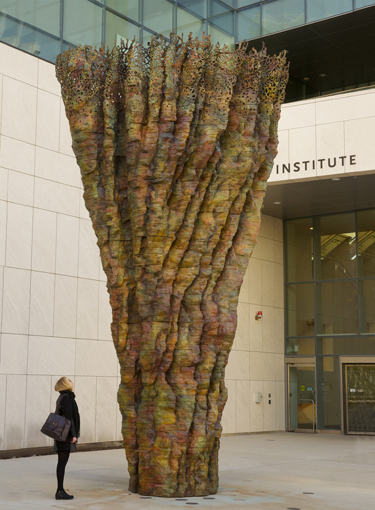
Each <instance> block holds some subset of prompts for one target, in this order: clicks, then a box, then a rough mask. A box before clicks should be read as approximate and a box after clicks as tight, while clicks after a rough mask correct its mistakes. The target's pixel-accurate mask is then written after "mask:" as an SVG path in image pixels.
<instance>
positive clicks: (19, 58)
mask: <svg viewBox="0 0 375 510" xmlns="http://www.w3.org/2000/svg"><path fill="white" fill-rule="evenodd" d="M0 63H1V67H0V73H1V74H0V450H9V449H18V448H27V447H35V446H36V447H37V446H46V445H48V444H51V442H50V441H49V439H48V438H47V437H46V436H44V435H43V434H41V433H40V432H39V430H40V427H41V425H42V424H43V421H44V420H45V418H46V417H47V415H48V414H49V412H50V410H51V409H52V408H53V406H54V402H55V401H56V398H57V394H56V392H55V391H54V390H53V386H54V384H55V381H56V380H57V379H58V378H59V377H61V376H62V375H66V376H68V377H70V378H72V379H74V382H75V391H76V394H77V401H78V403H79V407H80V412H81V417H82V435H81V442H100V441H113V440H118V439H121V433H120V413H119V411H118V407H117V400H116V392H117V388H118V384H119V375H118V372H119V369H118V362H117V358H116V355H115V350H114V347H113V344H112V340H111V335H110V322H111V313H110V306H109V303H108V294H107V291H106V286H105V275H104V273H103V271H102V268H101V265H100V259H99V250H98V247H97V246H96V238H95V235H94V232H93V229H92V227H91V220H90V219H89V217H88V213H87V211H86V209H85V206H84V202H83V198H82V186H81V181H80V172H79V168H78V166H77V164H76V161H75V158H74V155H73V152H72V149H71V138H70V133H69V127H68V121H67V119H66V117H65V112H64V108H63V104H62V100H61V96H60V86H59V84H58V82H57V80H56V78H55V72H54V66H53V65H52V64H49V63H46V62H44V61H42V60H39V59H38V58H36V57H33V56H31V55H28V54H26V53H23V52H21V51H19V50H16V49H14V48H11V47H9V46H6V45H5V44H2V43H0ZM281 231H282V225H281V221H280V220H274V219H273V218H267V217H264V218H263V223H262V227H261V234H260V235H261V237H260V238H259V242H258V245H257V247H256V249H255V252H254V255H253V258H252V260H251V263H250V268H249V270H248V272H247V274H246V278H245V282H244V285H243V289H242V292H241V298H240V306H239V327H238V334H237V337H236V341H235V349H234V351H233V352H232V354H231V358H230V363H229V365H228V368H227V384H228V387H229V391H230V399H229V402H228V406H227V410H226V414H225V418H224V432H228V433H230V432H248V431H255V430H280V429H283V428H284V425H283V415H282V413H283V409H284V403H283V373H282V365H283V362H282V359H283V355H282V353H283V340H282V335H283V325H282V322H283V312H282V307H283V298H282V292H283V281H282V233H281ZM258 309H262V310H263V313H264V319H262V321H255V320H254V315H255V312H256V311H258ZM250 334H251V336H250ZM244 352H246V356H244ZM259 389H260V391H263V392H264V395H265V393H267V394H268V393H271V394H272V404H271V405H268V404H267V405H266V404H265V403H263V404H261V405H259V404H257V406H255V407H254V404H253V400H252V395H253V393H254V391H255V390H259ZM267 402H268V399H267Z"/></svg>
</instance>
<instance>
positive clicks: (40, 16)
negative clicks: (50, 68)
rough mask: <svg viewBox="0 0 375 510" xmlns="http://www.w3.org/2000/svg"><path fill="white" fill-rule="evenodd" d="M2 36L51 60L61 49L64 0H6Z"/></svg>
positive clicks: (0, 16)
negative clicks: (61, 5) (61, 11)
mask: <svg viewBox="0 0 375 510" xmlns="http://www.w3.org/2000/svg"><path fill="white" fill-rule="evenodd" d="M0 40H1V41H3V42H5V43H7V44H10V45H12V46H15V47H16V48H20V49H21V50H24V51H27V52H28V53H31V54H33V55H37V56H38V57H42V58H44V59H45V60H49V61H51V62H54V61H55V58H56V55H57V54H58V53H60V48H61V43H60V0H30V1H28V2H25V1H24V0H3V1H2V2H1V4H0Z"/></svg>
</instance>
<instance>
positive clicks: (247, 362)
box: [223, 216, 285, 434]
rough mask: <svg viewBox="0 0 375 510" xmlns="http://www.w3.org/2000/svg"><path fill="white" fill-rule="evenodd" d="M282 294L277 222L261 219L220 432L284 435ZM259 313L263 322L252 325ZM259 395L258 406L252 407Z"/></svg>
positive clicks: (229, 368)
mask: <svg viewBox="0 0 375 510" xmlns="http://www.w3.org/2000/svg"><path fill="white" fill-rule="evenodd" d="M283 289H284V277H283V225H282V221H281V220H279V219H277V218H272V217H271V216H263V217H262V223H261V227H260V232H259V236H258V242H257V245H256V247H255V249H254V252H253V255H252V256H251V259H250V264H249V267H248V270H247V272H246V275H245V279H244V282H243V286H242V289H241V294H240V302H239V305H238V328H237V333H236V337H235V341H234V345H233V350H232V352H231V354H230V356H229V363H228V366H227V368H226V378H225V381H226V386H227V388H228V392H229V397H228V402H227V405H226V408H225V410H224V416H223V431H224V433H227V434H235V433H237V434H238V433H248V432H263V431H272V430H285V382H284V381H285V374H284V294H283V292H284V290H283ZM258 311H262V312H263V318H262V319H260V320H255V315H256V313H257V312H258ZM258 392H260V393H261V394H262V400H261V403H255V394H256V393H258ZM269 394H270V395H271V398H270V399H269V397H268V396H269ZM269 400H271V403H270V404H269Z"/></svg>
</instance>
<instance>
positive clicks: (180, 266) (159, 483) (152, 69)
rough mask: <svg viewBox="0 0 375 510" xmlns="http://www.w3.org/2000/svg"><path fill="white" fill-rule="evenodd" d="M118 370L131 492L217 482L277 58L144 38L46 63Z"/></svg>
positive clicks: (272, 119)
mask: <svg viewBox="0 0 375 510" xmlns="http://www.w3.org/2000/svg"><path fill="white" fill-rule="evenodd" d="M56 71H57V78H58V80H59V81H60V83H61V87H62V96H63V99H64V103H65V108H66V114H67V116H68V119H69V122H70V129H71V134H72V138H73V149H74V152H75V155H76V157H77V161H78V164H79V166H80V169H81V173H82V180H83V185H84V199H85V203H86V207H87V209H88V211H89V213H90V217H91V219H92V223H93V227H94V230H95V233H96V236H97V238H98V246H99V248H100V254H101V259H102V263H103V268H104V270H105V272H106V274H107V278H108V283H107V287H108V292H109V295H110V303H111V306H112V311H113V322H112V335H113V341H114V344H115V348H116V351H117V355H118V359H119V362H120V367H121V384H120V388H119V391H118V401H119V404H120V409H121V413H122V417H123V422H122V433H123V438H124V446H125V450H126V455H127V459H128V464H129V473H130V487H129V488H130V490H131V491H133V492H139V493H140V494H143V495H154V496H163V497H172V496H202V495H207V494H213V493H216V492H217V489H218V450H219V441H220V436H221V425H220V421H221V416H222V412H223V409H224V406H225V402H226V400H227V390H226V388H225V384H224V374H225V366H226V364H227V361H228V355H229V352H230V349H231V346H232V342H233V338H234V334H235V331H236V323H237V312H236V310H237V302H238V295H239V290H240V287H241V283H242V279H243V276H244V273H245V270H246V267H247V265H248V261H249V257H250V254H251V252H252V250H253V248H254V245H255V242H256V236H257V233H258V230H259V226H260V212H261V208H262V202H263V198H264V194H265V190H266V186H267V179H268V177H269V175H270V172H271V169H272V164H273V160H274V158H275V156H276V153H277V124H278V120H279V117H280V107H281V103H282V101H283V99H284V91H285V86H286V82H287V76H288V69H287V66H286V62H285V54H281V55H280V56H274V57H269V56H267V55H266V51H265V50H264V49H263V50H262V51H260V52H259V53H257V52H256V51H251V52H250V53H248V52H247V50H246V47H245V46H242V47H239V48H238V49H237V50H234V51H231V50H229V49H228V48H227V47H224V48H220V47H219V46H212V45H211V43H210V40H209V38H206V37H204V38H203V41H199V40H196V39H195V40H194V39H192V38H191V37H189V39H188V40H187V42H183V41H182V39H181V38H180V37H178V36H176V35H174V34H171V36H170V41H169V42H168V41H166V40H165V39H163V38H160V37H156V38H154V39H153V41H152V42H151V45H150V47H149V48H147V49H146V48H144V47H143V46H142V45H141V44H138V43H135V42H132V43H130V44H128V43H127V44H126V45H122V46H121V47H117V48H115V49H114V50H112V51H111V52H108V51H105V50H104V49H100V50H98V51H97V50H96V49H93V48H91V47H87V46H85V47H84V48H82V47H79V48H77V49H70V50H68V51H66V52H64V53H63V54H62V55H60V56H59V57H58V59H57V63H56Z"/></svg>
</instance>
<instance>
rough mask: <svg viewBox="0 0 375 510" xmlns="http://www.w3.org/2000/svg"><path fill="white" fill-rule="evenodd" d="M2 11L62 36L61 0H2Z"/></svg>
mask: <svg viewBox="0 0 375 510" xmlns="http://www.w3.org/2000/svg"><path fill="white" fill-rule="evenodd" d="M0 11H1V12H3V13H4V14H8V15H9V16H12V17H13V18H15V19H17V20H19V21H24V22H25V23H28V24H29V25H32V26H33V27H35V28H40V29H41V30H44V31H46V32H48V33H49V34H53V35H56V36H58V37H60V0H27V2H25V0H2V1H1V2H0Z"/></svg>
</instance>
